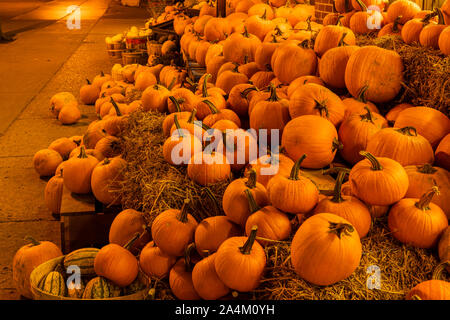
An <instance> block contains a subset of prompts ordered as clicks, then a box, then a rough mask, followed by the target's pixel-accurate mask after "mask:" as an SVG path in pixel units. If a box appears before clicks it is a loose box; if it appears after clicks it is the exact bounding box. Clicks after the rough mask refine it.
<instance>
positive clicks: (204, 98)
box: [194, 74, 227, 120]
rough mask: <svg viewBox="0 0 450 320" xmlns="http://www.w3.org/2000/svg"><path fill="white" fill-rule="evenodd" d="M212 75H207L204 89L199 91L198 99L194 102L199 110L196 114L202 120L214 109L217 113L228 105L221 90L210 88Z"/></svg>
mask: <svg viewBox="0 0 450 320" xmlns="http://www.w3.org/2000/svg"><path fill="white" fill-rule="evenodd" d="M210 76H211V75H209V74H207V76H206V77H205V79H204V83H203V86H202V90H201V92H199V95H197V97H198V101H197V103H195V104H194V108H195V109H196V110H197V113H196V116H197V118H198V119H200V120H204V119H205V118H206V117H207V116H209V115H210V114H212V113H213V112H214V111H216V113H217V112H219V110H223V109H225V108H226V106H227V103H226V101H225V98H224V97H223V95H222V94H221V90H214V88H211V89H209V90H208V86H207V81H208V78H209V77H210ZM225 112H226V111H225Z"/></svg>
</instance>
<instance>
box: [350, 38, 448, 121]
mask: <svg viewBox="0 0 450 320" xmlns="http://www.w3.org/2000/svg"><path fill="white" fill-rule="evenodd" d="M357 45H359V46H367V45H374V46H378V47H381V48H385V49H389V50H394V51H396V52H397V53H398V54H399V55H400V56H401V58H402V60H403V65H404V67H405V70H404V82H403V89H402V90H401V92H400V93H399V95H398V96H397V98H396V99H395V100H394V101H392V102H390V103H387V104H384V105H381V106H380V109H381V110H382V111H384V112H387V111H389V110H390V109H391V108H392V107H393V106H394V105H395V104H398V103H404V102H405V103H411V104H412V105H415V106H427V107H431V108H435V109H438V110H439V111H441V112H443V113H444V114H445V115H447V116H449V115H450V56H445V55H444V54H442V53H441V52H440V51H439V50H435V49H432V48H426V47H422V46H421V45H420V44H414V45H408V44H406V43H404V42H403V40H402V39H401V37H399V36H391V35H388V36H384V37H381V38H377V37H374V35H359V36H357Z"/></svg>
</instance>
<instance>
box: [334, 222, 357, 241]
mask: <svg viewBox="0 0 450 320" xmlns="http://www.w3.org/2000/svg"><path fill="white" fill-rule="evenodd" d="M328 223H329V224H330V225H329V226H328V229H329V230H328V232H329V233H335V234H336V235H337V236H338V238H339V239H341V237H342V235H345V236H349V235H351V233H352V232H353V231H355V228H353V226H352V225H351V224H348V223H341V222H340V223H336V222H331V221H329V222H328Z"/></svg>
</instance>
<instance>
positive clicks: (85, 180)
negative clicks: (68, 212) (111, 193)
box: [63, 146, 99, 194]
mask: <svg viewBox="0 0 450 320" xmlns="http://www.w3.org/2000/svg"><path fill="white" fill-rule="evenodd" d="M98 162H99V161H98V159H97V158H95V157H93V156H90V155H86V151H85V149H84V146H81V149H80V154H79V155H78V156H77V157H73V158H70V159H69V160H67V162H66V164H65V165H64V170H63V178H64V185H65V187H66V188H67V189H68V190H69V191H71V192H74V193H82V194H83V193H89V192H90V191H91V176H92V171H93V170H94V168H95V166H96V165H97V164H98Z"/></svg>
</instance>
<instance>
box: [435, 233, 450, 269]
mask: <svg viewBox="0 0 450 320" xmlns="http://www.w3.org/2000/svg"><path fill="white" fill-rule="evenodd" d="M438 254H439V259H440V260H441V262H445V261H449V260H450V227H447V229H445V231H444V232H443V233H442V236H441V238H440V239H439V244H438ZM448 271H450V266H449V265H447V272H448Z"/></svg>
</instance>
